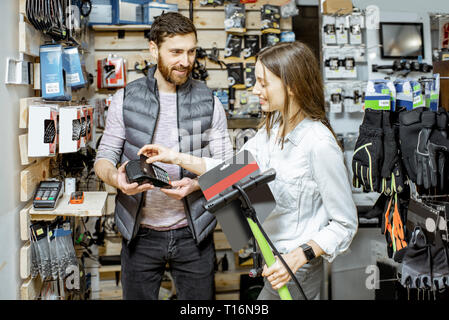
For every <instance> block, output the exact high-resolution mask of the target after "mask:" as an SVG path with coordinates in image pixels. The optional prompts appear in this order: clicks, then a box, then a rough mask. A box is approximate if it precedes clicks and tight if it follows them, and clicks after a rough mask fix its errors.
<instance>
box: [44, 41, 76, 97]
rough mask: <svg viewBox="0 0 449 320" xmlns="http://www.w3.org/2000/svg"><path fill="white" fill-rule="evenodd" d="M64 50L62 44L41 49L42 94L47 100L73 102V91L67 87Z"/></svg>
mask: <svg viewBox="0 0 449 320" xmlns="http://www.w3.org/2000/svg"><path fill="white" fill-rule="evenodd" d="M62 55H63V50H62V46H61V45H60V44H57V45H43V46H41V47H40V49H39V58H40V73H41V92H42V98H44V99H47V100H60V101H70V100H72V90H71V88H70V87H67V84H66V80H65V76H64V72H65V71H64V68H63V59H62Z"/></svg>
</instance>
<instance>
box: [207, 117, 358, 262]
mask: <svg viewBox="0 0 449 320" xmlns="http://www.w3.org/2000/svg"><path fill="white" fill-rule="evenodd" d="M277 133H278V128H277V127H275V128H273V129H272V130H271V132H270V138H268V136H267V133H266V130H265V129H264V128H262V129H260V130H259V131H258V132H257V134H256V135H255V136H254V137H253V138H252V139H250V140H248V141H247V143H246V144H245V145H244V146H243V147H242V149H241V150H243V149H246V150H248V151H249V152H251V153H252V154H253V156H254V157H255V159H256V161H257V163H258V165H259V167H260V170H261V171H262V172H263V171H265V170H267V169H270V168H273V169H275V170H276V178H275V180H273V181H272V182H270V183H269V186H270V189H271V191H272V193H273V195H274V198H275V200H276V207H275V209H274V210H273V211H272V212H271V213H270V215H269V216H268V217H267V218H266V220H265V221H264V223H263V228H264V230H265V231H266V233H267V235H268V236H269V238H270V239H271V241H272V242H273V244H274V245H275V246H276V248H277V249H278V251H279V252H281V253H287V252H289V251H291V250H293V249H296V248H297V247H299V246H300V245H301V244H303V243H306V242H308V241H309V240H313V241H315V242H316V243H317V244H318V245H319V246H320V247H321V248H322V249H323V251H324V252H325V253H324V255H323V257H324V258H325V259H327V260H328V261H329V262H331V261H332V260H333V259H334V258H335V257H336V256H337V255H338V254H340V253H342V252H343V251H345V250H346V249H348V247H349V245H350V244H351V241H352V239H353V237H354V235H355V233H356V231H357V227H358V220H357V209H356V206H355V204H354V201H353V198H352V191H351V186H350V183H349V179H348V174H347V170H346V167H345V164H344V160H343V152H342V151H341V149H340V147H339V146H338V145H337V142H336V140H335V138H334V136H333V135H332V133H331V132H330V131H329V129H328V128H326V126H324V125H323V124H322V123H321V122H320V121H314V120H311V119H308V118H306V119H304V120H303V121H301V122H300V123H299V124H298V125H297V126H296V127H295V128H294V129H293V130H292V131H291V132H290V133H289V134H287V136H286V137H285V141H284V147H283V149H281V145H280V143H277V142H276V141H275V140H276V136H277ZM205 161H206V168H207V170H210V169H212V168H213V167H214V166H216V165H218V164H219V163H218V161H217V160H216V159H210V158H205Z"/></svg>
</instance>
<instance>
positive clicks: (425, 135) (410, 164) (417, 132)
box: [399, 108, 436, 188]
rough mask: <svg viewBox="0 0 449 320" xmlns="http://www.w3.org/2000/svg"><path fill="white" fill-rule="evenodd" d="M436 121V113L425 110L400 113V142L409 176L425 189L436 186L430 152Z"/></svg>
mask: <svg viewBox="0 0 449 320" xmlns="http://www.w3.org/2000/svg"><path fill="white" fill-rule="evenodd" d="M435 119H436V118H435V113H434V112H433V111H430V110H427V109H425V108H416V109H414V110H411V111H402V112H400V113H399V142H400V149H401V153H402V160H403V162H404V165H405V169H406V171H407V176H408V177H409V178H410V180H412V181H413V182H415V183H416V184H417V185H424V187H425V188H429V187H430V186H431V185H432V183H435V184H436V182H435V179H436V176H435V174H434V173H432V170H433V164H432V162H431V161H432V159H431V154H430V153H429V150H428V142H429V138H430V134H431V133H432V127H433V126H434V125H435Z"/></svg>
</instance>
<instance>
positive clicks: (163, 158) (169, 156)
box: [137, 144, 179, 164]
mask: <svg viewBox="0 0 449 320" xmlns="http://www.w3.org/2000/svg"><path fill="white" fill-rule="evenodd" d="M141 154H143V155H145V156H146V157H148V159H147V163H153V162H156V161H159V162H163V163H168V164H179V159H178V155H179V153H178V152H176V151H173V150H171V149H169V148H166V147H163V146H161V145H158V144H147V145H145V146H143V147H142V148H141V149H140V150H139V152H137V155H139V156H140V155H141Z"/></svg>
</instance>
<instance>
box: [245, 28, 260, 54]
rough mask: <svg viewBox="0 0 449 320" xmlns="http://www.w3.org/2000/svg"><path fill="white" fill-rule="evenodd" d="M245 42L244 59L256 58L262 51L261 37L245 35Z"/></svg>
mask: <svg viewBox="0 0 449 320" xmlns="http://www.w3.org/2000/svg"><path fill="white" fill-rule="evenodd" d="M243 40H244V41H243V42H244V49H243V57H244V58H245V59H249V58H253V57H255V56H256V54H257V53H258V52H259V50H260V44H259V42H260V36H259V35H257V34H245V35H244V37H243Z"/></svg>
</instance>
